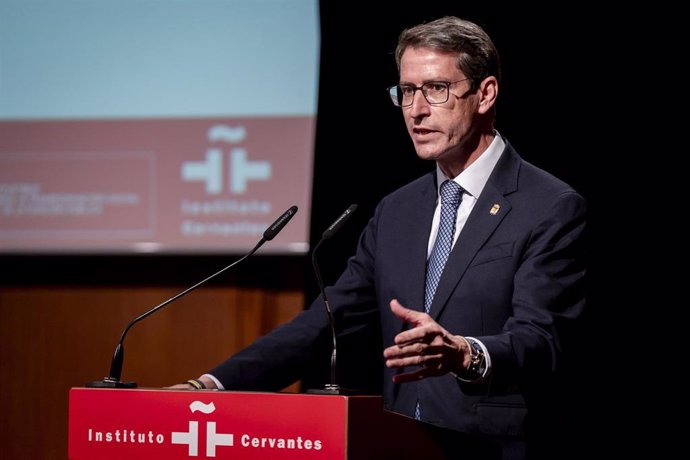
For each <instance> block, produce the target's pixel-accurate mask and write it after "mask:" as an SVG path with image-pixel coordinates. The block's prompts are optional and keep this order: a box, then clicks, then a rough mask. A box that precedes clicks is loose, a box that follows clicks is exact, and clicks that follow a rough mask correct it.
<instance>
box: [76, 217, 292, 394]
mask: <svg viewBox="0 0 690 460" xmlns="http://www.w3.org/2000/svg"><path fill="white" fill-rule="evenodd" d="M296 213H297V206H292V207H290V209H288V210H287V211H285V212H284V213H283V214H282V215H281V216H280V217H279V218H278V219H276V221H275V222H273V224H272V225H271V226H270V227H268V228H267V229H266V230H265V231H264V234H263V237H262V238H261V239H260V240H259V242H258V243H256V246H254V248H252V250H251V251H249V252H248V253H247V254H245V255H244V256H242V257H241V258H240V259H238V260H236V261H235V262H233V263H231V264H230V265H228V266H227V267H225V268H223V269H221V270H219V271H217V272H216V273H214V274H213V275H211V276H209V277H207V278H205V279H203V280H201V281H199V282H198V283H196V284H195V285H194V286H192V287H189V288H187V289H185V290H184V291H182V292H180V293H178V294H176V295H174V296H172V297H171V298H169V299H168V300H166V301H165V302H163V303H161V304H160V305H157V306H155V307H153V308H152V309H150V310H148V311H146V312H144V313H143V314H141V315H139V316H137V317H136V318H134V319H133V320H132V321H130V322H129V324H128V325H127V327H126V328H125V330H124V331H122V335H121V336H120V341H119V342H118V344H117V347H115V353H114V354H113V359H112V361H111V362H110V374H109V375H108V377H105V378H104V379H103V380H95V381H93V382H88V383H87V384H86V387H88V388H136V386H137V384H136V382H123V381H121V380H120V376H121V375H122V363H123V360H124V356H125V348H124V342H125V337H126V336H127V332H129V330H130V329H131V328H132V326H134V325H135V324H136V323H138V322H139V321H141V320H142V319H144V318H146V317H147V316H150V315H152V314H154V313H155V312H157V311H158V310H160V309H161V308H163V307H165V306H166V305H168V304H169V303H171V302H174V301H175V300H177V299H179V298H180V297H182V296H183V295H185V294H187V293H188V292H190V291H192V290H194V289H196V288H197V287H199V286H201V285H202V284H204V283H206V282H207V281H209V280H210V279H212V278H215V277H216V276H218V275H220V274H221V273H223V272H224V271H226V270H228V269H229V268H232V267H234V266H235V265H237V264H239V263H240V262H242V261H243V260H245V259H246V258H247V257H249V256H251V255H252V254H254V253H255V252H256V251H257V250H258V249H259V248H260V247H261V246H262V245H263V244H264V243H265V242H266V241H271V240H272V239H273V238H275V236H276V235H277V234H278V233H280V231H281V230H282V229H283V227H285V225H286V224H287V223H288V222H289V221H290V219H292V216H294V215H295V214H296Z"/></svg>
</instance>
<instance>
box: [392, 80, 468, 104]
mask: <svg viewBox="0 0 690 460" xmlns="http://www.w3.org/2000/svg"><path fill="white" fill-rule="evenodd" d="M465 80H469V78H463V79H462V80H455V81H428V82H426V83H424V84H423V85H422V86H414V85H395V86H391V87H390V88H388V94H389V95H390V97H391V101H392V102H393V105H395V106H396V107H409V106H411V105H412V102H413V101H414V95H415V93H416V92H417V90H418V89H420V90H422V94H423V95H424V99H426V101H427V102H428V103H429V104H443V103H444V102H446V101H448V95H449V93H450V85H452V84H453V83H459V82H461V81H465Z"/></svg>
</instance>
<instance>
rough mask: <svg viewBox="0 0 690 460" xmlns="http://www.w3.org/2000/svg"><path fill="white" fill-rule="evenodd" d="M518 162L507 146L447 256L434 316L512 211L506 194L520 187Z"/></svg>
mask: <svg viewBox="0 0 690 460" xmlns="http://www.w3.org/2000/svg"><path fill="white" fill-rule="evenodd" d="M519 162H520V158H519V157H518V156H517V153H516V152H515V151H514V150H513V149H512V147H510V145H506V149H505V151H504V152H503V155H502V157H501V159H500V160H499V162H498V164H497V165H496V168H495V169H494V172H493V173H492V174H491V176H490V177H489V181H488V182H487V183H486V186H485V187H484V190H483V191H482V193H481V195H480V196H479V199H478V200H477V203H476V204H475V205H474V208H473V209H472V212H471V213H470V216H469V217H468V219H467V222H466V223H465V226H464V227H463V229H462V232H460V235H459V236H458V240H457V241H456V243H455V246H453V250H452V252H451V253H450V256H449V257H448V261H447V262H446V266H445V268H444V269H443V274H442V275H441V279H440V281H439V283H438V287H437V288H436V294H435V295H434V301H433V302H432V304H431V309H430V311H429V314H430V315H431V317H432V318H434V319H436V318H438V316H439V314H440V313H441V311H442V310H443V308H444V306H445V305H446V303H447V301H448V298H449V297H450V294H451V293H452V292H453V290H454V289H455V287H456V286H457V285H458V283H459V282H460V280H461V279H462V276H463V274H464V273H465V271H466V270H467V267H468V266H469V264H470V263H471V262H472V259H474V256H475V255H476V254H477V252H478V251H479V249H481V247H482V246H483V245H484V243H485V242H486V241H487V240H488V239H489V237H490V236H491V235H492V234H493V232H494V230H495V229H496V227H498V225H499V224H500V223H501V222H502V221H503V219H504V218H505V216H507V215H508V213H509V212H510V210H511V204H510V201H508V199H507V198H506V197H505V195H507V194H508V193H511V192H513V191H515V190H516V189H517V174H518V171H519Z"/></svg>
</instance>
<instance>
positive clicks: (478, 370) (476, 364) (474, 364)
mask: <svg viewBox="0 0 690 460" xmlns="http://www.w3.org/2000/svg"><path fill="white" fill-rule="evenodd" d="M467 341H468V342H469V343H470V367H468V368H467V373H468V374H469V376H474V378H473V379H472V380H478V379H480V378H481V377H482V376H483V375H484V371H485V370H486V359H485V358H484V349H483V348H482V346H481V345H479V342H477V341H476V340H474V339H467Z"/></svg>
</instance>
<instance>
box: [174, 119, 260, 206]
mask: <svg viewBox="0 0 690 460" xmlns="http://www.w3.org/2000/svg"><path fill="white" fill-rule="evenodd" d="M246 137H247V130H246V129H245V127H244V126H236V127H232V126H227V125H215V126H212V127H211V128H210V129H209V130H208V140H209V141H211V142H227V143H229V144H231V145H232V144H238V143H240V142H242V141H243V140H244V139H245V138H246ZM224 160H225V162H224ZM226 166H227V173H228V174H227V189H228V191H229V192H230V193H232V194H243V193H245V192H246V191H247V184H248V183H249V182H251V181H267V180H269V179H270V178H271V163H270V162H268V161H251V160H249V159H248V154H247V150H246V149H244V148H242V147H231V148H230V149H229V150H228V151H227V152H225V151H223V149H221V148H217V147H211V148H209V149H208V150H206V157H205V159H204V161H185V162H184V163H182V171H181V173H182V180H183V181H186V182H200V183H203V184H204V186H205V189H206V193H208V194H209V195H218V194H220V193H222V192H223V188H224V183H223V182H224V181H223V179H224V176H225V174H224V171H225V167H226Z"/></svg>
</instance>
